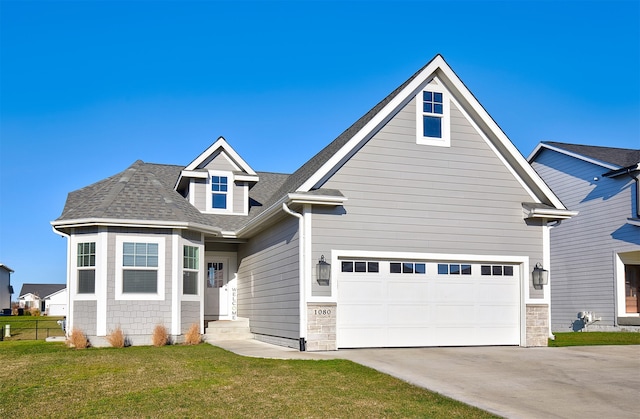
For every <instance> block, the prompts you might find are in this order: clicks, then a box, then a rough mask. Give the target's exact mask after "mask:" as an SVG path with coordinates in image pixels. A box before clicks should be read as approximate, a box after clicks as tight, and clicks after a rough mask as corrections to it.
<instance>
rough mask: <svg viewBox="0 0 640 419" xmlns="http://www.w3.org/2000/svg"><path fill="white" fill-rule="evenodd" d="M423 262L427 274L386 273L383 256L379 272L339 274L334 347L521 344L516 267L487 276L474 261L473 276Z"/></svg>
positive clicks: (517, 271)
mask: <svg viewBox="0 0 640 419" xmlns="http://www.w3.org/2000/svg"><path fill="white" fill-rule="evenodd" d="M421 263H422V262H421ZM423 264H426V273H419V274H414V273H413V272H410V273H407V274H404V273H398V272H397V273H390V271H389V270H388V268H389V262H388V261H387V262H385V261H383V260H381V261H379V266H380V271H379V272H375V273H373V274H371V273H358V274H356V273H347V274H341V275H339V277H338V278H337V284H338V316H337V321H338V324H337V326H338V331H337V338H338V346H339V347H342V348H357V347H410V346H473V345H518V344H519V342H520V274H519V270H518V266H514V269H513V275H509V276H501V275H500V276H498V275H495V276H493V275H494V274H493V272H494V270H492V271H491V272H492V273H491V275H488V276H485V275H481V272H482V271H481V269H480V266H479V265H478V264H476V265H474V268H473V269H472V275H453V274H448V275H441V274H438V273H437V272H438V269H436V268H435V265H436V264H437V263H436V262H424V263H423ZM454 265H455V264H454ZM492 265H493V264H492ZM496 265H499V264H496ZM384 268H387V271H386V272H385V271H384ZM497 271H498V272H502V271H500V270H497Z"/></svg>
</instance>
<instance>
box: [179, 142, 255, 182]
mask: <svg viewBox="0 0 640 419" xmlns="http://www.w3.org/2000/svg"><path fill="white" fill-rule="evenodd" d="M219 148H222V149H223V150H224V151H225V153H227V155H228V156H229V157H230V158H231V159H233V160H234V162H233V163H234V164H236V165H237V166H239V169H240V170H242V171H244V172H246V173H247V174H249V175H256V172H255V171H254V170H253V169H252V168H251V166H249V165H248V164H247V162H246V161H244V159H243V158H242V157H240V155H239V154H238V153H237V152H236V151H235V150H234V149H233V148H232V147H231V146H230V145H229V143H227V140H225V139H224V138H223V137H220V138H218V140H217V141H216V142H215V143H213V144H211V147H209V148H208V149H206V150H205V151H204V153H202V154H200V155H199V156H198V157H197V158H196V159H195V160H194V161H192V162H191V163H189V165H188V166H187V167H185V170H195V169H196V168H197V167H198V166H199V165H200V164H201V163H202V162H203V161H205V160H206V159H208V158H209V156H211V155H212V154H213V153H215V152H216V150H218V149H219Z"/></svg>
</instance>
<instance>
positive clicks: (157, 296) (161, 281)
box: [115, 236, 166, 301]
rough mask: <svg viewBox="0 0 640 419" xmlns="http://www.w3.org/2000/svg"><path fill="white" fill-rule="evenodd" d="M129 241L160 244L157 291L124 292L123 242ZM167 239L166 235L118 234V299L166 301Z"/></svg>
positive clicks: (116, 262)
mask: <svg viewBox="0 0 640 419" xmlns="http://www.w3.org/2000/svg"><path fill="white" fill-rule="evenodd" d="M125 242H127V243H155V244H157V245H158V268H157V271H158V291H157V292H156V293H130V292H127V293H124V292H122V271H123V269H124V268H125V267H124V266H122V262H123V259H122V256H123V255H122V253H123V244H124V243H125ZM165 258H166V257H165V239H164V237H149V236H116V261H115V264H116V266H115V271H116V284H115V285H116V287H115V288H116V296H115V298H116V300H129V301H131V300H146V301H164V294H165V289H164V288H165V280H166V278H165V264H166V262H165Z"/></svg>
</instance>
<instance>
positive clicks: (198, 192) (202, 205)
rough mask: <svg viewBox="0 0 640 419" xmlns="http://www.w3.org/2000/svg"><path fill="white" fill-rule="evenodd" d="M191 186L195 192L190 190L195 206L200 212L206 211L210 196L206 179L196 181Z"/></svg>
mask: <svg viewBox="0 0 640 419" xmlns="http://www.w3.org/2000/svg"><path fill="white" fill-rule="evenodd" d="M191 186H192V187H193V190H190V191H189V193H190V194H193V206H194V207H196V208H197V209H198V210H199V211H203V212H204V211H206V210H207V196H208V193H207V192H208V191H207V181H206V179H195V180H194V182H193V184H192V185H191Z"/></svg>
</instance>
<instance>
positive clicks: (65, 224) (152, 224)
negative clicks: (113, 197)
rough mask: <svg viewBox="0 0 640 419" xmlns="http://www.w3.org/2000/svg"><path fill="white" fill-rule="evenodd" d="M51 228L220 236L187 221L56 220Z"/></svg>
mask: <svg viewBox="0 0 640 419" xmlns="http://www.w3.org/2000/svg"><path fill="white" fill-rule="evenodd" d="M51 226H52V227H53V228H54V229H55V230H57V231H60V232H65V231H64V230H68V229H71V228H79V227H144V228H166V229H181V230H196V231H200V232H203V233H206V234H210V235H213V236H222V235H223V233H225V232H223V231H222V230H221V229H219V228H216V227H212V226H207V225H204V224H200V223H191V222H187V221H158V220H125V219H111V218H83V219H73V220H56V221H52V222H51Z"/></svg>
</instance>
